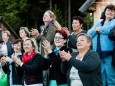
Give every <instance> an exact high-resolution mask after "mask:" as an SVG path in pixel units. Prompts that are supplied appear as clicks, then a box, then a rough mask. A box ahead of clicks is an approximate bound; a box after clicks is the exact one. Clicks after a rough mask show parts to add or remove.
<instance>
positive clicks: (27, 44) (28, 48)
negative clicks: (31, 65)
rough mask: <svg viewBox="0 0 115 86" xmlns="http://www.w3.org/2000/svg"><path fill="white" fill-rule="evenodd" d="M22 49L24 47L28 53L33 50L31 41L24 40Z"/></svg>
mask: <svg viewBox="0 0 115 86" xmlns="http://www.w3.org/2000/svg"><path fill="white" fill-rule="evenodd" d="M23 49H24V51H25V53H30V52H32V51H33V50H34V47H33V46H32V43H31V41H30V40H26V41H24V44H23Z"/></svg>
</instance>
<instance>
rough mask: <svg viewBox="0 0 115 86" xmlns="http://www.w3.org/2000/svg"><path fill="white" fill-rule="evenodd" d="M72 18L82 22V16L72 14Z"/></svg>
mask: <svg viewBox="0 0 115 86" xmlns="http://www.w3.org/2000/svg"><path fill="white" fill-rule="evenodd" d="M73 20H78V21H79V23H80V24H83V18H82V17H80V16H74V17H73Z"/></svg>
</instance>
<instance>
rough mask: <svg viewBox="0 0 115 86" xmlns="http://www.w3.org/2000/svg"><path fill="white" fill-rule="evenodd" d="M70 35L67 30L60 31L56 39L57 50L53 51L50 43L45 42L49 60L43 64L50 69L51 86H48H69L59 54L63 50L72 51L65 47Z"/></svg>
mask: <svg viewBox="0 0 115 86" xmlns="http://www.w3.org/2000/svg"><path fill="white" fill-rule="evenodd" d="M67 38H68V35H67V33H66V31H65V30H63V29H62V30H58V31H57V32H56V34H55V37H54V44H55V48H54V49H53V50H52V49H51V46H50V42H48V41H47V40H44V41H43V47H44V52H45V54H46V56H47V59H46V60H45V61H44V63H43V67H44V68H45V69H48V68H49V77H48V79H49V84H48V86H67V79H66V76H65V75H64V74H63V73H62V72H61V70H60V66H61V62H62V60H61V58H60V56H59V52H60V51H61V50H65V51H68V50H70V49H69V48H67V47H66V46H65V43H66V41H67Z"/></svg>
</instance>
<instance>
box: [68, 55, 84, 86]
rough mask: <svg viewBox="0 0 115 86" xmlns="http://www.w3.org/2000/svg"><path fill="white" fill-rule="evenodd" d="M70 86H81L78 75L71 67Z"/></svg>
mask: <svg viewBox="0 0 115 86" xmlns="http://www.w3.org/2000/svg"><path fill="white" fill-rule="evenodd" d="M82 59H83V57H82V58H81V59H80V60H81V61H82ZM69 78H70V86H83V84H82V82H81V79H80V77H79V74H78V70H77V69H76V68H75V67H74V66H72V68H71V70H70V77H69Z"/></svg>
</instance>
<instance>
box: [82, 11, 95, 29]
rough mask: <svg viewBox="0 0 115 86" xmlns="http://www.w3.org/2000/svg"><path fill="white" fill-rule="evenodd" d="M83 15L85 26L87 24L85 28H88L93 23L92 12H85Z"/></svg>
mask: <svg viewBox="0 0 115 86" xmlns="http://www.w3.org/2000/svg"><path fill="white" fill-rule="evenodd" d="M84 15H85V17H84V23H85V24H86V26H87V27H86V28H87V30H88V29H90V28H91V27H92V25H93V21H94V19H93V15H92V13H88V12H85V13H84Z"/></svg>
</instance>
